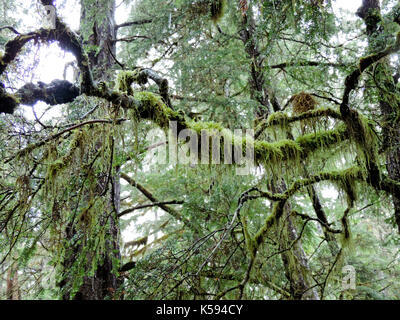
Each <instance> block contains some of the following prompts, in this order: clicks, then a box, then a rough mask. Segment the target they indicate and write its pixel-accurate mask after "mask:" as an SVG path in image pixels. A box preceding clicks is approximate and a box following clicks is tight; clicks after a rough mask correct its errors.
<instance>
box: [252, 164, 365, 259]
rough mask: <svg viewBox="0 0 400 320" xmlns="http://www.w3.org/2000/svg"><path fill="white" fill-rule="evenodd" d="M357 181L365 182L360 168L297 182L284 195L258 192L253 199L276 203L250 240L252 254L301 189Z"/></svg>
mask: <svg viewBox="0 0 400 320" xmlns="http://www.w3.org/2000/svg"><path fill="white" fill-rule="evenodd" d="M357 180H363V172H362V170H361V169H360V168H358V167H353V168H349V169H346V170H342V171H331V172H323V173H320V174H318V175H314V176H310V177H309V178H307V179H302V180H298V181H295V182H293V183H292V185H291V186H290V187H289V188H288V189H287V190H286V191H285V192H283V193H270V192H263V191H258V195H256V196H253V197H252V199H255V198H260V197H264V198H267V199H269V200H272V201H275V203H274V206H273V210H272V213H271V215H269V216H268V217H267V218H266V219H265V221H264V223H263V226H262V227H261V228H260V229H259V230H258V231H257V233H256V234H255V236H254V237H253V238H252V239H251V240H249V244H248V248H249V251H250V254H251V255H254V256H255V255H256V253H257V250H258V247H259V246H260V245H261V244H262V243H263V242H264V239H265V236H266V235H267V233H268V231H269V230H271V227H272V226H273V225H274V224H275V223H276V222H277V221H278V220H279V219H280V218H281V217H282V215H283V212H284V207H285V204H286V202H287V200H288V199H289V198H290V197H291V196H293V195H294V194H295V193H296V192H298V191H299V190H300V189H302V188H304V187H307V186H309V185H312V184H315V183H318V182H321V181H333V182H335V183H339V184H341V185H342V184H343V185H348V184H354V181H357ZM249 199H250V198H249Z"/></svg>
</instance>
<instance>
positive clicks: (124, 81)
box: [116, 69, 147, 95]
mask: <svg viewBox="0 0 400 320" xmlns="http://www.w3.org/2000/svg"><path fill="white" fill-rule="evenodd" d="M134 82H136V83H138V84H141V85H142V84H145V83H147V76H146V75H145V74H144V73H141V72H140V69H136V70H134V71H121V72H120V73H119V74H118V76H117V83H116V90H118V91H120V92H125V93H127V94H128V95H132V94H133V90H132V87H131V85H132V84H133V83H134Z"/></svg>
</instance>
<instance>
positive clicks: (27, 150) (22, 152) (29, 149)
mask: <svg viewBox="0 0 400 320" xmlns="http://www.w3.org/2000/svg"><path fill="white" fill-rule="evenodd" d="M123 121H125V119H118V120H117V121H115V120H109V119H93V120H88V121H85V122H81V123H77V124H75V125H72V126H70V127H68V128H66V129H64V130H61V131H60V132H58V133H56V134H53V135H51V136H49V137H47V138H45V139H43V140H40V141H38V142H36V143H32V144H29V145H28V146H26V147H25V148H23V149H21V150H19V151H18V152H17V153H16V154H14V155H13V156H11V157H10V158H7V159H6V160H5V161H4V163H8V162H10V161H11V160H13V159H15V158H21V157H24V156H26V155H28V154H29V153H31V152H32V151H33V150H35V149H37V148H40V147H42V146H44V145H45V144H46V143H47V142H49V141H51V140H55V139H57V138H59V137H61V136H62V135H64V134H66V133H69V132H71V131H73V130H75V129H78V128H80V127H83V126H86V125H91V124H96V123H106V124H107V123H108V124H115V123H117V124H118V123H121V122H123Z"/></svg>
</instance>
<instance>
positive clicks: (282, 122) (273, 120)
mask: <svg viewBox="0 0 400 320" xmlns="http://www.w3.org/2000/svg"><path fill="white" fill-rule="evenodd" d="M321 117H330V118H333V119H342V116H341V114H340V112H338V111H336V110H335V109H332V108H318V109H315V110H311V111H306V112H303V113H301V114H298V115H295V116H289V115H288V114H287V113H284V112H281V111H279V112H274V113H272V114H271V115H270V116H269V117H268V118H267V119H266V120H263V121H262V122H260V123H259V124H258V125H257V128H256V130H255V134H254V137H255V138H256V139H257V138H258V137H259V136H260V135H261V133H262V132H263V131H264V130H265V129H267V128H270V127H273V126H279V127H282V128H283V127H286V126H288V125H289V124H290V123H293V122H297V121H303V120H307V119H313V118H321Z"/></svg>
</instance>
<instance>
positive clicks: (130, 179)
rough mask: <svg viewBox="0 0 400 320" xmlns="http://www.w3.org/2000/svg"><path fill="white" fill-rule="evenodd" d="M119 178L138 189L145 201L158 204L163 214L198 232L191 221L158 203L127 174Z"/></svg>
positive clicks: (197, 228)
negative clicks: (167, 214)
mask: <svg viewBox="0 0 400 320" xmlns="http://www.w3.org/2000/svg"><path fill="white" fill-rule="evenodd" d="M121 178H122V179H124V180H125V181H126V182H128V183H129V184H130V185H131V186H132V187H134V188H136V189H138V190H139V191H140V192H141V193H142V194H143V195H144V196H145V197H146V198H147V199H149V200H150V201H151V202H153V203H158V205H157V206H158V207H159V208H161V209H163V210H164V211H165V212H167V213H169V214H170V215H171V216H172V217H174V218H175V219H177V220H178V221H181V222H182V223H183V224H185V225H186V226H187V227H189V228H190V229H191V230H194V231H195V232H199V231H200V230H199V227H198V226H197V225H195V224H193V223H192V222H191V221H189V220H188V219H187V218H185V217H184V216H182V215H181V213H180V212H179V211H177V210H175V209H174V208H171V207H170V206H168V205H166V204H164V203H162V202H160V201H159V200H157V199H156V198H155V197H154V196H153V194H152V193H151V192H150V191H148V190H147V189H146V188H145V187H143V186H142V185H141V184H140V183H137V182H136V181H135V180H134V179H132V178H131V177H129V176H128V175H127V174H125V173H123V172H121Z"/></svg>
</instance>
